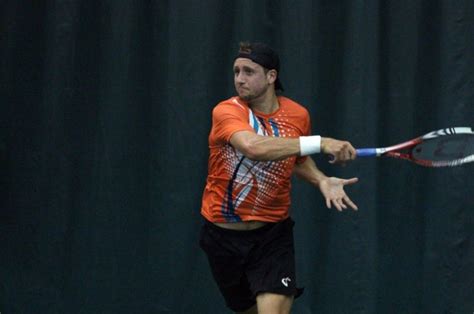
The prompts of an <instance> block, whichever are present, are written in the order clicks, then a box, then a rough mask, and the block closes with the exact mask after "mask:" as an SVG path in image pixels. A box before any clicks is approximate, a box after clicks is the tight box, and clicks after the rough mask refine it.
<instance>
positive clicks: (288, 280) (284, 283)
mask: <svg viewBox="0 0 474 314" xmlns="http://www.w3.org/2000/svg"><path fill="white" fill-rule="evenodd" d="M290 281H291V279H290V277H286V278H282V279H281V283H282V284H283V285H284V286H285V287H288V283H289V282H290Z"/></svg>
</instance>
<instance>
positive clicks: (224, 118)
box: [209, 103, 253, 145]
mask: <svg viewBox="0 0 474 314" xmlns="http://www.w3.org/2000/svg"><path fill="white" fill-rule="evenodd" d="M248 119H249V118H248V110H246V109H245V107H243V106H242V105H238V104H233V103H220V104H218V105H217V106H216V107H215V108H214V109H213V110H212V131H211V135H210V138H209V142H210V144H211V145H221V144H224V143H228V142H229V140H230V138H231V137H232V135H233V134H234V133H235V132H238V131H252V132H253V128H252V127H251V126H250V124H249V121H248Z"/></svg>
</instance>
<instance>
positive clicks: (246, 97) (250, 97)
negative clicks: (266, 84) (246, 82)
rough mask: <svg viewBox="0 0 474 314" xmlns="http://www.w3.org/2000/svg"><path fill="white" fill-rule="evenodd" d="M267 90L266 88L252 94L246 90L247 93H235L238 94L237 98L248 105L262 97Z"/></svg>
mask: <svg viewBox="0 0 474 314" xmlns="http://www.w3.org/2000/svg"><path fill="white" fill-rule="evenodd" d="M267 89H268V88H261V89H259V90H257V91H254V92H252V91H249V90H248V89H246V90H244V91H245V92H247V93H239V91H238V90H237V93H238V94H239V97H240V98H241V99H242V100H244V101H246V102H249V103H250V102H252V101H253V100H255V99H258V98H260V97H262V96H263V95H265V93H266V92H267Z"/></svg>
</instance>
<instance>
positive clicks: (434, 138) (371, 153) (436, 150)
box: [356, 127, 474, 167]
mask: <svg viewBox="0 0 474 314" xmlns="http://www.w3.org/2000/svg"><path fill="white" fill-rule="evenodd" d="M356 151H357V156H358V157H380V156H383V157H392V158H398V159H405V160H409V161H411V162H414V163H416V164H418V165H421V166H425V167H453V166H459V165H462V164H465V163H468V162H473V161H474V132H473V130H472V128H470V127H458V128H448V129H441V130H437V131H433V132H430V133H428V134H425V135H423V136H420V137H417V138H414V139H412V140H410V141H407V142H404V143H400V144H397V145H393V146H389V147H384V148H359V149H356Z"/></svg>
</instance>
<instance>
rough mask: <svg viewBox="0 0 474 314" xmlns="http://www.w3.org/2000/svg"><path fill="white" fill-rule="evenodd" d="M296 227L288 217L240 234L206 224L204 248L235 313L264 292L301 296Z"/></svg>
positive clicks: (202, 240)
mask: <svg viewBox="0 0 474 314" xmlns="http://www.w3.org/2000/svg"><path fill="white" fill-rule="evenodd" d="M293 226H294V222H293V220H292V219H291V218H288V219H286V220H284V221H281V222H278V223H270V224H267V225H265V226H263V227H261V228H258V229H255V230H250V231H237V230H229V229H224V228H220V227H218V226H216V225H214V224H212V223H211V222H208V221H205V223H204V225H203V226H202V229H201V238H200V245H201V248H202V249H203V250H204V251H205V252H206V254H207V257H208V260H209V264H210V266H211V271H212V274H213V276H214V279H215V281H216V282H217V285H218V286H219V289H220V291H221V293H222V295H223V296H224V299H225V301H226V304H227V306H228V307H229V308H230V309H231V310H233V311H235V312H240V311H245V310H247V309H249V308H250V307H252V306H253V305H255V304H256V296H257V294H259V293H262V292H271V293H276V294H283V295H293V296H295V297H298V296H299V295H301V293H302V291H303V289H298V288H296V275H295V254H294V242H293Z"/></svg>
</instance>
